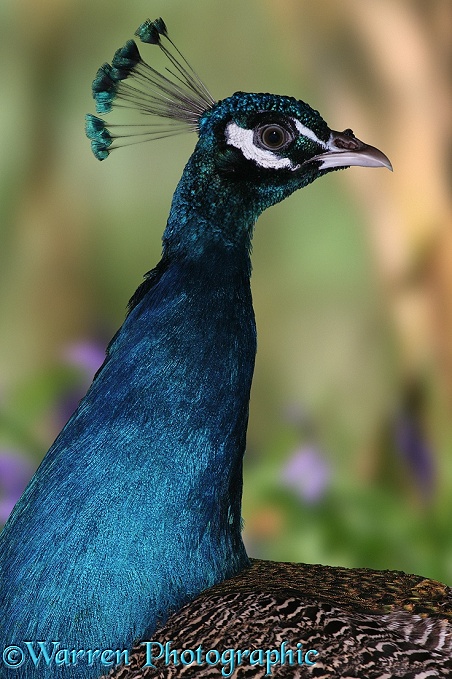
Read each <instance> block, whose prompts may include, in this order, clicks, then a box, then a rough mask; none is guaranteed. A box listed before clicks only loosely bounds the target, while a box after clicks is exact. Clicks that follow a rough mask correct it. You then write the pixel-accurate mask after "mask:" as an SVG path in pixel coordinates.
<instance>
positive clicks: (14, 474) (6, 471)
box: [0, 450, 33, 524]
mask: <svg viewBox="0 0 452 679" xmlns="http://www.w3.org/2000/svg"><path fill="white" fill-rule="evenodd" d="M32 474H33V466H32V464H31V463H30V462H29V461H28V460H27V458H26V457H24V456H23V455H22V454H21V453H19V452H17V451H13V450H0V524H2V523H5V522H6V520H7V518H8V516H9V515H10V514H11V512H12V510H13V507H14V505H15V504H16V502H17V500H18V499H19V498H20V496H21V495H22V493H23V491H24V490H25V486H26V485H27V483H28V481H29V480H30V478H31V476H32Z"/></svg>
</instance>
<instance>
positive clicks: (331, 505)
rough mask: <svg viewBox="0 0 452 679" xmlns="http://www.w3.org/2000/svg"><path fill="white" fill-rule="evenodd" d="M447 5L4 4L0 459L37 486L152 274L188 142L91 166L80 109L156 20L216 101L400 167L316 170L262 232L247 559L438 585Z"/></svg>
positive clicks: (450, 478)
mask: <svg viewBox="0 0 452 679" xmlns="http://www.w3.org/2000/svg"><path fill="white" fill-rule="evenodd" d="M451 13H452V6H451V4H450V0H430V1H429V2H425V1H422V0H420V1H417V2H416V1H415V0H413V1H412V2H404V3H399V2H395V1H394V0H366V2H363V1H362V0H342V1H341V2H337V0H322V1H321V2H312V1H308V0H278V1H276V0H273V1H271V0H246V2H243V0H228V2H222V1H221V0H209V1H206V0H203V1H202V0H199V1H197V2H196V1H195V2H190V3H188V2H182V0H152V1H150V0H146V1H145V0H135V1H134V2H133V3H130V2H119V0H90V2H88V1H87V0H41V2H39V3H37V2H36V1H35V0H2V2H1V3H0V58H1V76H0V81H1V83H2V88H3V89H2V102H1V106H0V149H1V151H0V457H1V455H3V457H4V460H9V462H8V464H10V465H12V466H13V467H14V462H13V461H14V459H17V460H18V461H19V463H20V465H22V467H21V469H22V472H23V470H24V469H25V470H26V471H25V472H23V473H22V472H21V473H22V475H23V474H25V475H29V474H31V473H32V470H33V469H34V468H35V467H36V466H37V464H38V463H39V461H40V459H41V458H42V456H43V455H44V453H45V451H46V450H47V448H48V447H49V445H50V444H51V442H52V441H53V439H54V437H55V436H56V434H57V433H58V431H59V429H60V428H61V426H62V424H64V421H65V419H66V418H67V417H68V415H69V414H70V412H71V410H72V408H73V407H75V405H76V403H77V399H78V398H79V397H80V396H81V395H82V394H83V392H84V390H85V389H86V388H87V386H88V384H89V380H90V378H91V377H92V374H93V371H94V369H95V367H96V361H98V360H100V358H98V357H99V356H100V357H101V355H102V352H103V350H104V348H105V345H106V343H107V342H108V340H109V338H110V337H111V336H112V335H113V333H114V332H115V331H116V329H117V327H118V326H119V325H120V324H121V322H122V320H123V318H124V311H125V306H126V303H127V301H128V299H129V297H130V296H131V294H132V293H133V291H134V289H135V288H136V287H137V285H138V284H139V283H140V281H141V277H142V274H144V273H145V272H146V271H148V270H149V269H150V268H152V267H153V266H154V265H155V264H156V262H157V261H158V259H159V255H160V238H161V234H162V231H163V228H164V226H165V222H166V217H167V214H168V211H169V206H170V201H171V196H172V193H173V191H174V188H175V186H176V183H177V181H178V179H179V177H180V174H181V171H182V169H183V167H184V164H185V162H186V160H187V158H188V156H189V154H190V153H191V150H192V149H193V146H194V144H195V138H194V137H193V136H191V135H185V136H179V137H174V138H170V139H166V140H160V141H155V142H153V143H150V144H144V145H138V146H132V147H129V148H127V149H122V150H119V151H117V152H115V153H114V154H113V155H112V157H111V158H109V159H108V160H107V161H106V162H104V163H102V164H101V163H99V162H98V161H96V160H95V159H94V157H93V156H92V154H91V151H90V147H89V142H88V140H87V139H86V138H85V136H84V115H85V113H86V112H94V105H93V102H92V99H91V92H90V88H91V81H92V79H93V77H94V75H95V73H96V70H97V68H98V67H99V66H100V65H101V64H102V63H103V62H105V61H108V60H110V59H111V57H112V55H113V53H114V51H115V49H116V48H117V47H119V46H120V45H122V44H123V43H124V42H125V41H126V40H127V39H129V38H130V37H132V35H133V32H134V30H135V29H136V27H137V26H138V25H139V24H140V23H141V22H142V21H143V20H144V19H146V18H148V17H151V18H155V17H157V16H159V15H162V16H163V17H164V19H165V21H166V23H167V25H168V27H169V30H170V34H171V36H172V38H173V40H175V42H176V44H177V45H178V47H179V48H180V49H181V50H182V51H183V53H184V54H185V55H186V56H187V58H188V59H189V61H190V62H191V63H192V65H193V66H194V67H195V69H196V70H197V71H198V73H199V74H200V75H201V77H202V78H203V79H204V81H205V82H206V84H207V85H208V87H209V89H210V90H211V92H212V94H213V95H214V97H216V98H218V99H219V98H223V97H225V96H228V95H229V94H232V93H233V92H234V91H237V90H245V91H269V92H274V93H280V94H288V95H292V96H296V97H298V98H300V99H304V100H306V101H308V102H309V103H310V104H311V105H312V106H313V107H314V108H318V109H319V110H320V112H321V113H322V115H323V117H324V118H325V119H326V120H327V121H328V122H329V124H330V125H331V127H332V128H334V129H339V130H342V129H345V128H346V127H351V128H353V130H354V132H355V133H356V135H357V136H358V137H360V138H361V139H363V140H365V141H366V142H368V143H370V144H373V145H375V146H377V147H379V148H381V149H382V150H383V151H384V152H385V153H386V154H387V155H388V156H389V157H390V158H391V161H392V162H393V165H394V173H393V174H390V173H389V172H387V171H383V170H378V171H377V170H366V169H363V168H351V169H350V170H348V171H346V172H341V173H333V174H332V175H329V176H328V177H325V178H323V179H322V180H321V181H318V182H316V183H315V184H313V185H312V186H310V187H308V188H306V189H304V190H303V191H301V192H299V193H297V194H295V195H294V196H292V197H291V198H290V199H289V200H287V201H285V202H284V203H282V204H281V205H278V206H276V207H274V208H272V209H271V210H268V211H267V212H266V213H265V214H264V215H263V216H262V217H261V218H260V220H259V223H258V226H257V229H256V234H255V238H254V251H253V267H254V271H253V295H254V303H255V310H256V317H257V324H258V333H259V336H258V356H257V364H256V372H255V378H254V384H253V391H252V399H251V415H250V425H249V432H248V452H247V456H246V469H245V488H244V507H243V513H244V518H245V539H246V543H247V545H248V549H249V552H250V554H251V555H253V556H261V557H264V558H272V559H278V560H292V561H307V562H322V563H329V564H340V565H345V566H369V567H374V568H395V569H402V570H406V571H411V572H418V573H422V574H423V575H426V576H429V577H433V578H437V579H441V580H444V581H446V582H449V584H452V526H451V517H452V425H451V412H452V229H451V219H450V217H451V201H450V191H449V184H448V176H447V168H446V161H447V156H448V153H449V152H450V121H451V119H452V117H451V83H450V74H449V70H448V68H449V64H450V56H451V55H450V51H451V41H450V30H449V27H450V25H451V19H452V16H451ZM142 52H143V56H144V58H145V59H146V60H147V61H151V62H152V65H153V66H156V67H157V68H162V67H164V65H165V64H164V62H163V60H162V58H161V55H160V54H159V53H157V52H154V51H153V49H152V48H151V47H148V48H146V46H145V47H144V48H143V50H142ZM0 469H1V467H0ZM3 469H4V470H5V469H7V464H6V463H5V464H4V466H3ZM3 476H4V478H3V486H2V479H1V478H0V500H1V499H2V497H3V500H4V501H6V500H8V499H10V498H8V497H7V495H8V493H9V494H10V495H11V493H13V490H12V484H11V482H10V481H11V479H10V480H9V482H8V483H9V485H8V484H7V483H6V479H7V476H6V472H5V471H3ZM2 493H3V495H2Z"/></svg>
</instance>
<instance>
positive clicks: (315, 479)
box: [281, 445, 331, 504]
mask: <svg viewBox="0 0 452 679" xmlns="http://www.w3.org/2000/svg"><path fill="white" fill-rule="evenodd" d="M330 477H331V470H330V467H329V465H328V463H327V461H326V460H325V458H324V456H323V455H322V453H321V452H320V451H319V450H318V448H316V447H315V446H314V445H304V446H302V447H301V448H298V450H296V451H295V453H294V454H293V455H292V456H291V457H290V458H289V459H288V460H287V462H286V464H285V465H284V467H283V470H282V474H281V481H282V482H283V484H284V485H285V486H287V487H288V488H291V489H292V490H294V491H295V492H296V493H297V495H298V496H299V497H300V498H301V499H302V500H304V501H305V502H307V503H309V504H314V503H316V502H319V501H320V500H321V499H322V497H323V496H324V495H325V492H326V489H327V488H328V485H329V482H330Z"/></svg>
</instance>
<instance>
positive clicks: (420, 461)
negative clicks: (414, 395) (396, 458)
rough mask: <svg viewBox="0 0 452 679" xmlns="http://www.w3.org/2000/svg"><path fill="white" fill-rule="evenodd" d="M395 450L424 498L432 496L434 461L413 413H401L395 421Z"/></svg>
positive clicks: (425, 437)
mask: <svg viewBox="0 0 452 679" xmlns="http://www.w3.org/2000/svg"><path fill="white" fill-rule="evenodd" d="M395 439H396V445H397V452H398V453H399V455H400V456H401V457H402V459H403V460H404V461H405V463H406V464H407V465H408V467H409V468H410V470H411V473H412V474H413V477H414V480H415V483H416V485H417V487H418V488H419V490H420V492H421V493H422V496H423V497H424V499H425V500H428V499H430V498H431V497H432V495H433V491H434V488H435V463H434V455H433V451H432V449H431V445H430V442H429V441H428V439H427V436H426V434H425V432H424V431H423V428H422V425H421V422H420V421H419V420H418V419H417V418H416V417H415V415H414V414H413V413H409V412H405V413H402V414H401V415H400V416H399V418H398V419H397V421H396V427H395Z"/></svg>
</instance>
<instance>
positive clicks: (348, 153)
mask: <svg viewBox="0 0 452 679" xmlns="http://www.w3.org/2000/svg"><path fill="white" fill-rule="evenodd" d="M311 160H317V161H319V162H320V169H321V170H325V169H327V168H329V167H349V166H350V165H362V166H363V167H387V168H388V170H391V172H392V165H391V161H390V160H389V158H388V157H387V156H385V154H384V153H382V152H381V151H379V150H378V149H376V148H375V146H369V145H368V144H365V143H364V142H362V141H360V140H359V139H357V138H356V137H355V136H354V134H353V132H352V131H351V130H345V131H344V132H335V131H332V132H331V135H330V138H329V140H328V142H327V148H326V150H325V152H324V153H319V154H318V155H317V156H314V158H311Z"/></svg>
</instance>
